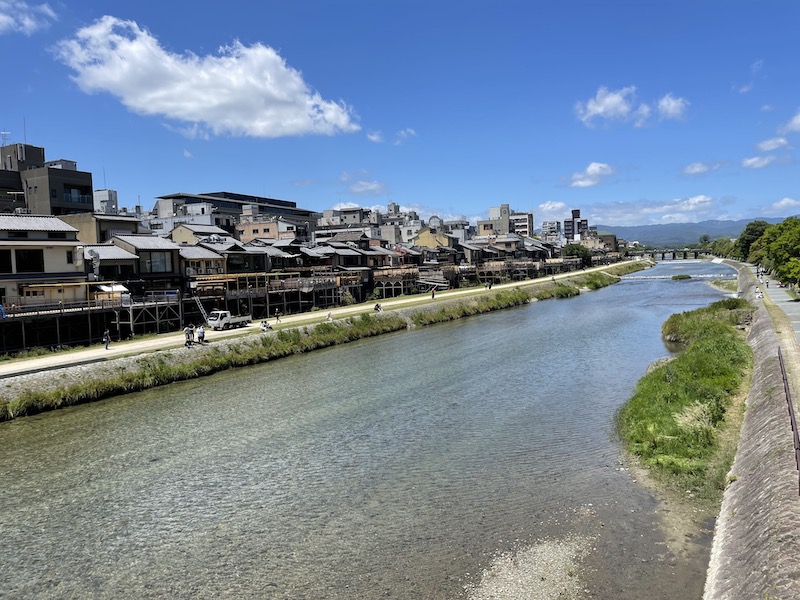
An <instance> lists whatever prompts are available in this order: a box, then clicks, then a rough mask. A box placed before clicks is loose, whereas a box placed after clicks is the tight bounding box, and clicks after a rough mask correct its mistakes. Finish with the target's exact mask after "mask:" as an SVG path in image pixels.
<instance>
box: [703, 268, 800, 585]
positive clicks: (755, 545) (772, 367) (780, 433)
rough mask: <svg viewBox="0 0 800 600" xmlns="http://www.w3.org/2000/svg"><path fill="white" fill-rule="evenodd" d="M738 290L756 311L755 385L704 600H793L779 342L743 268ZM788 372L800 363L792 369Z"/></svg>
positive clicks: (799, 534)
mask: <svg viewBox="0 0 800 600" xmlns="http://www.w3.org/2000/svg"><path fill="white" fill-rule="evenodd" d="M739 289H740V290H743V295H744V296H745V297H746V298H747V299H748V300H749V301H750V302H752V303H753V304H754V305H756V306H757V307H758V308H757V310H756V312H755V315H754V319H753V325H752V328H751V330H750V333H749V337H748V342H749V343H750V345H751V346H752V348H753V352H754V372H753V381H752V384H751V386H750V391H749V394H748V397H747V402H746V409H745V417H744V421H743V424H742V429H741V435H740V440H739V447H738V450H737V452H736V458H735V460H734V463H733V467H732V469H731V472H730V475H729V485H728V488H727V490H726V491H725V495H724V498H723V501H722V507H721V509H720V515H719V518H718V520H717V527H716V532H715V534H714V542H713V546H712V550H711V560H710V563H709V567H708V576H707V579H706V586H705V593H704V600H717V599H725V600H739V599H741V600H756V599H758V600H777V599H779V598H780V599H786V600H788V599H797V598H800V496H798V493H799V492H798V472H797V469H796V465H795V459H794V445H793V441H792V431H791V425H790V422H789V413H788V408H787V403H786V396H785V394H784V387H783V379H782V376H781V371H780V366H779V363H778V346H779V343H780V342H779V338H778V335H777V333H776V331H775V324H774V323H773V321H772V319H771V317H770V315H769V313H768V312H767V310H766V308H765V307H764V304H763V302H762V301H761V300H759V299H756V297H755V281H754V279H753V277H752V275H751V273H750V272H749V271H748V270H747V269H746V268H745V267H741V268H740V273H739ZM789 331H790V332H791V329H789ZM792 335H793V333H792ZM792 345H793V346H794V347H793V348H791V351H790V352H787V348H784V359H787V358H789V357H792V358H794V359H795V360H797V356H796V350H795V348H796V346H795V345H794V344H792ZM793 367H794V368H800V364H798V363H796V362H795V363H794V365H793ZM793 393H795V395H796V394H797V393H798V392H797V391H793Z"/></svg>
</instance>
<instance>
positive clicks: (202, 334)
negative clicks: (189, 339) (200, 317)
mask: <svg viewBox="0 0 800 600" xmlns="http://www.w3.org/2000/svg"><path fill="white" fill-rule="evenodd" d="M197 341H198V342H200V343H201V344H205V342H206V330H205V327H203V326H202V325H199V326H198V327H197Z"/></svg>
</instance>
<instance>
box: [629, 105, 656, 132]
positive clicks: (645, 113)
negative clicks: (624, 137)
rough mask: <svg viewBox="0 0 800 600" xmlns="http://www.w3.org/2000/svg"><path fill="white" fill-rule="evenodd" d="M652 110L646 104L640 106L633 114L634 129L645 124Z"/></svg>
mask: <svg viewBox="0 0 800 600" xmlns="http://www.w3.org/2000/svg"><path fill="white" fill-rule="evenodd" d="M652 112H653V109H651V108H650V107H649V106H648V105H647V104H640V105H639V108H637V109H636V111H635V112H634V113H633V124H634V126H636V127H644V126H645V123H647V119H649V118H650V115H651V114H652Z"/></svg>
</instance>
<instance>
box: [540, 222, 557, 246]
mask: <svg viewBox="0 0 800 600" xmlns="http://www.w3.org/2000/svg"><path fill="white" fill-rule="evenodd" d="M542 240H544V241H546V242H553V243H558V242H560V241H561V222H560V221H542Z"/></svg>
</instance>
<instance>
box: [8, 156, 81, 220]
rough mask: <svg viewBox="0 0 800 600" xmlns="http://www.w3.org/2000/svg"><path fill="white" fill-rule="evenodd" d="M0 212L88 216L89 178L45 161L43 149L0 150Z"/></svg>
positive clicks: (69, 164) (69, 165)
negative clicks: (85, 214) (0, 193)
mask: <svg viewBox="0 0 800 600" xmlns="http://www.w3.org/2000/svg"><path fill="white" fill-rule="evenodd" d="M0 169H2V170H3V171H5V173H3V175H2V177H0V191H2V192H3V193H2V195H1V196H0V211H3V212H13V211H14V210H17V209H20V210H18V211H17V212H26V211H27V213H29V214H37V215H56V216H58V215H68V214H73V213H80V212H92V211H93V210H94V199H93V196H92V189H93V188H92V174H91V173H87V172H84V171H78V168H77V163H76V162H75V161H71V160H65V159H59V160H54V161H49V162H47V161H45V156H44V148H39V147H37V146H30V145H28V144H10V145H6V146H2V147H0Z"/></svg>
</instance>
